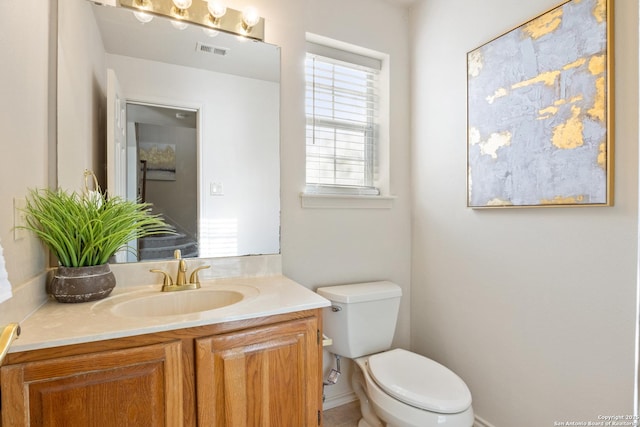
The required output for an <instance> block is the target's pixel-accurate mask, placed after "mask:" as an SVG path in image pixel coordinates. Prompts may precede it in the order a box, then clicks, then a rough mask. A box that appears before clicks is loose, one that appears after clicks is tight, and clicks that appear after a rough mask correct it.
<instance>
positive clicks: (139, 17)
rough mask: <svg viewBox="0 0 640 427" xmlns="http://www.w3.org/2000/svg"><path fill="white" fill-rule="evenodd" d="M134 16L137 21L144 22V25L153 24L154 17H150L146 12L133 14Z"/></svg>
mask: <svg viewBox="0 0 640 427" xmlns="http://www.w3.org/2000/svg"><path fill="white" fill-rule="evenodd" d="M133 16H135V17H136V19H137V20H138V21H140V22H142V23H143V24H146V23H147V22H151V20H152V19H153V15H150V14H148V13H146V12H133Z"/></svg>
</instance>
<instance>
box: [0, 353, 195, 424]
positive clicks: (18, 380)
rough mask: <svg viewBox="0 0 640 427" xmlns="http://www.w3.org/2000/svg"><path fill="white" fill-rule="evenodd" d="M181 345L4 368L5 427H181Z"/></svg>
mask: <svg viewBox="0 0 640 427" xmlns="http://www.w3.org/2000/svg"><path fill="white" fill-rule="evenodd" d="M180 344H181V343H180V342H171V343H166V344H157V345H152V346H144V347H140V348H131V349H125V350H119V351H110V352H100V353H93V354H87V355H79V356H70V357H58V358H51V359H49V360H41V361H35V362H27V363H21V364H17V365H11V366H6V367H4V368H2V414H3V425H7V426H28V425H30V426H96V427H98V426H100V427H103V426H104V427H109V426H113V427H123V426H180V425H182V418H183V417H182V405H183V399H182V369H181V354H182V352H181V349H180Z"/></svg>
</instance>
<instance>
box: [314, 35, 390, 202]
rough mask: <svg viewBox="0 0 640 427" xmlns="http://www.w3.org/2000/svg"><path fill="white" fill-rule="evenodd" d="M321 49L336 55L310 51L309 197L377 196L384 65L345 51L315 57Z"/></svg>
mask: <svg viewBox="0 0 640 427" xmlns="http://www.w3.org/2000/svg"><path fill="white" fill-rule="evenodd" d="M309 46H311V48H310V47H309ZM314 48H315V49H314ZM319 49H322V51H323V53H325V52H326V51H327V50H329V51H334V49H331V48H326V47H323V46H318V45H313V44H308V48H307V51H308V53H307V57H306V117H307V128H306V146H307V147H306V148H307V156H306V171H307V173H306V175H307V192H314V191H315V192H334V193H355V194H378V193H379V192H378V190H377V189H376V188H375V186H374V182H375V171H376V152H377V133H378V132H377V127H378V126H377V110H378V108H377V105H378V74H379V70H380V61H378V60H376V59H372V58H368V57H361V56H360V55H352V54H350V53H349V52H344V51H336V52H337V54H336V55H332V56H333V57H328V56H323V55H319V54H317V53H315V52H313V51H314V50H315V51H318V50H319ZM337 58H340V59H337ZM345 58H346V59H347V61H345ZM362 64H366V65H362ZM372 65H373V66H372Z"/></svg>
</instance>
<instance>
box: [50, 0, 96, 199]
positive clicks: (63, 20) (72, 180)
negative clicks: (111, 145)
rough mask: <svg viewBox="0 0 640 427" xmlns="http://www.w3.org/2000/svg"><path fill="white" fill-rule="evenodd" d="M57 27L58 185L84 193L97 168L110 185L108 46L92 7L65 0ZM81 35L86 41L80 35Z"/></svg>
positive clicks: (88, 4) (60, 3)
mask: <svg viewBox="0 0 640 427" xmlns="http://www.w3.org/2000/svg"><path fill="white" fill-rule="evenodd" d="M59 16H60V21H59V24H58V28H59V31H58V32H59V35H58V40H59V43H58V61H57V63H58V87H57V98H58V109H57V114H58V136H57V137H58V141H59V144H58V146H57V150H58V166H57V170H58V183H57V184H58V185H59V186H60V188H64V189H66V190H76V191H81V190H82V188H83V185H84V176H83V172H84V170H85V169H89V170H93V171H94V173H95V174H96V176H97V177H98V181H99V182H100V183H102V185H103V187H106V166H105V161H106V151H105V141H106V128H105V121H106V112H105V105H106V78H107V69H106V65H105V57H104V48H103V47H102V39H101V38H100V33H99V32H98V28H97V26H96V22H95V19H94V18H93V13H92V12H91V3H89V2H79V1H69V0H61V1H60V2H59ZM78 34H82V37H78Z"/></svg>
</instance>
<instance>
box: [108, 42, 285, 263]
mask: <svg viewBox="0 0 640 427" xmlns="http://www.w3.org/2000/svg"><path fill="white" fill-rule="evenodd" d="M107 63H108V66H109V67H110V68H113V69H114V70H115V72H116V75H117V76H118V80H119V81H120V86H121V88H122V93H123V96H125V97H126V98H127V99H128V100H134V101H146V102H152V103H158V104H165V105H171V106H177V107H187V108H193V109H199V110H200V114H201V116H200V118H199V126H200V136H201V138H202V139H201V140H200V141H199V146H200V148H199V166H198V167H199V175H200V183H199V184H200V188H199V194H200V197H199V201H200V206H199V210H200V216H199V219H200V221H201V228H200V231H201V232H202V233H207V234H215V232H216V230H217V229H216V228H215V226H218V225H219V224H228V223H229V222H231V223H235V224H236V230H235V240H236V241H235V244H236V248H237V252H236V253H234V254H233V255H236V254H242V255H245V254H260V253H262V254H270V253H278V251H279V246H278V245H279V231H280V229H279V224H280V203H279V197H280V195H279V188H280V186H279V180H280V176H279V173H278V170H279V163H280V157H279V138H278V137H279V132H280V130H279V129H278V123H279V118H278V115H279V111H278V109H277V105H278V97H279V86H278V84H277V83H274V82H269V81H265V80H257V79H250V78H246V77H239V76H233V75H230V74H223V73H215V72H211V71H205V70H199V69H195V68H189V67H182V66H178V65H173V64H164V63H160V62H154V61H148V60H143V59H135V58H130V57H125V56H120V55H107ZM178 75H179V76H181V78H180V79H178V80H176V79H175V76H178ZM274 106H276V108H274ZM213 182H220V183H222V184H223V186H224V196H212V195H211V194H210V191H209V186H210V184H211V183H213ZM208 229H210V230H211V231H210V232H207V230H208ZM227 231H229V232H232V231H233V230H231V229H228V230H227ZM215 237H216V236H214V238H215ZM203 245H204V246H203V247H201V249H202V250H203V251H204V252H202V254H203V256H209V255H210V254H207V250H208V249H207V243H205V242H203ZM225 255H230V254H229V253H227V254H225Z"/></svg>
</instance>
